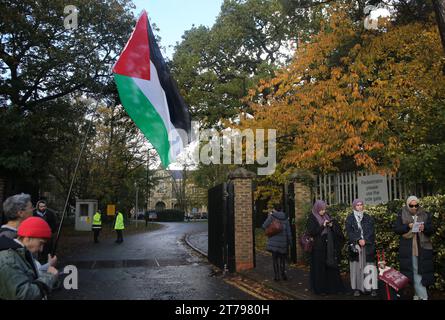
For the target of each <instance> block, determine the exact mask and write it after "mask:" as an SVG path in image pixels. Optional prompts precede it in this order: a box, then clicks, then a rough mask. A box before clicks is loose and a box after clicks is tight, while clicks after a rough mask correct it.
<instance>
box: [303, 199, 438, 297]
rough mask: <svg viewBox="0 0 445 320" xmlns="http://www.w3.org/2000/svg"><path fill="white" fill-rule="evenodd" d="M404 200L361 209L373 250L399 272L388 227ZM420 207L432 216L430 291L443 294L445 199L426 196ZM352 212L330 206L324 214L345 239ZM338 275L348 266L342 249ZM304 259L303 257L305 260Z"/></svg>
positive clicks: (396, 240)
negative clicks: (371, 224)
mask: <svg viewBox="0 0 445 320" xmlns="http://www.w3.org/2000/svg"><path fill="white" fill-rule="evenodd" d="M404 204H405V201H404V200H394V201H390V202H389V203H387V204H382V205H377V206H369V205H367V206H365V210H366V212H367V213H368V214H369V215H370V216H372V217H373V218H374V220H375V230H376V246H377V250H382V249H383V250H385V258H386V261H387V263H388V264H389V265H390V266H393V267H394V268H397V269H399V261H398V247H399V236H398V235H397V234H395V233H394V232H393V231H392V226H393V224H394V222H395V220H396V218H397V214H398V212H399V210H400V209H401V208H402V207H403V206H404ZM420 205H421V206H422V207H423V208H424V209H425V210H426V211H427V212H429V213H431V214H432V220H433V226H434V228H435V234H434V235H433V236H432V238H431V240H432V242H433V250H434V271H435V276H436V282H435V284H434V286H433V287H434V289H437V290H445V195H437V196H430V197H425V198H422V199H420ZM351 210H352V208H351V207H350V206H346V205H334V206H330V207H328V213H329V214H330V215H331V216H332V217H333V218H336V219H337V221H338V222H339V223H340V225H341V226H342V228H343V232H344V234H345V236H346V230H345V221H346V217H347V216H348V215H349V214H350V213H351ZM308 216H309V212H308V214H307V215H305V217H304V218H303V221H302V223H300V224H299V225H298V229H299V232H304V228H305V226H306V221H307V218H308ZM343 253H344V254H343V259H342V261H341V265H340V268H341V271H342V272H349V264H348V260H347V255H346V247H345V248H344V250H343ZM306 258H307V257H306Z"/></svg>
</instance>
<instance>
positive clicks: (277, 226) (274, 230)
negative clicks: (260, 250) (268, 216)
mask: <svg viewBox="0 0 445 320" xmlns="http://www.w3.org/2000/svg"><path fill="white" fill-rule="evenodd" d="M282 230H283V225H282V224H281V222H280V221H278V219H276V218H274V217H272V222H271V223H270V224H269V225H268V226H267V228H266V231H265V233H266V236H268V237H272V236H274V235H276V234H278V233H280V232H281V231H282Z"/></svg>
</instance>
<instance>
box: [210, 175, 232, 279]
mask: <svg viewBox="0 0 445 320" xmlns="http://www.w3.org/2000/svg"><path fill="white" fill-rule="evenodd" d="M208 211H209V216H208V226H209V227H208V228H209V229H208V236H209V243H208V246H209V247H208V259H209V261H210V263H212V264H214V265H215V266H217V267H219V268H221V269H222V270H228V271H229V272H235V208H234V186H233V183H230V182H229V183H223V184H220V185H218V186H216V187H213V188H212V189H209V191H208Z"/></svg>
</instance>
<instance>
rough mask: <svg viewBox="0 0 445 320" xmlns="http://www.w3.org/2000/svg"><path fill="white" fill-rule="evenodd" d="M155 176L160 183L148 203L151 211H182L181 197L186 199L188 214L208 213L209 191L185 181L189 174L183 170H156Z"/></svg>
mask: <svg viewBox="0 0 445 320" xmlns="http://www.w3.org/2000/svg"><path fill="white" fill-rule="evenodd" d="M155 176H156V177H157V178H158V179H159V183H158V184H157V185H156V187H155V188H154V189H153V190H151V192H150V195H149V199H148V201H147V203H148V208H149V210H156V211H160V210H165V209H180V208H181V204H180V202H181V201H180V197H181V196H182V197H183V198H184V200H185V201H184V202H185V206H186V212H187V213H189V212H207V206H206V205H205V204H206V202H207V200H206V199H207V190H204V189H202V188H198V187H197V186H195V185H194V184H193V183H192V182H191V181H190V180H191V179H187V178H186V179H185V183H186V185H185V187H184V185H183V183H184V176H187V172H184V171H182V170H170V171H167V170H163V169H158V170H156V173H155Z"/></svg>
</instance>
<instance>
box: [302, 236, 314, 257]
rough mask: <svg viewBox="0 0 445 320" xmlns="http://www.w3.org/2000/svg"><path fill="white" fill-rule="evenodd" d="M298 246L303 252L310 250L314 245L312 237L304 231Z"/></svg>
mask: <svg viewBox="0 0 445 320" xmlns="http://www.w3.org/2000/svg"><path fill="white" fill-rule="evenodd" d="M300 246H301V248H302V249H303V251H304V252H307V253H310V252H312V247H313V246H314V238H312V237H311V236H310V235H309V234H307V233H304V234H303V235H302V236H300Z"/></svg>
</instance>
